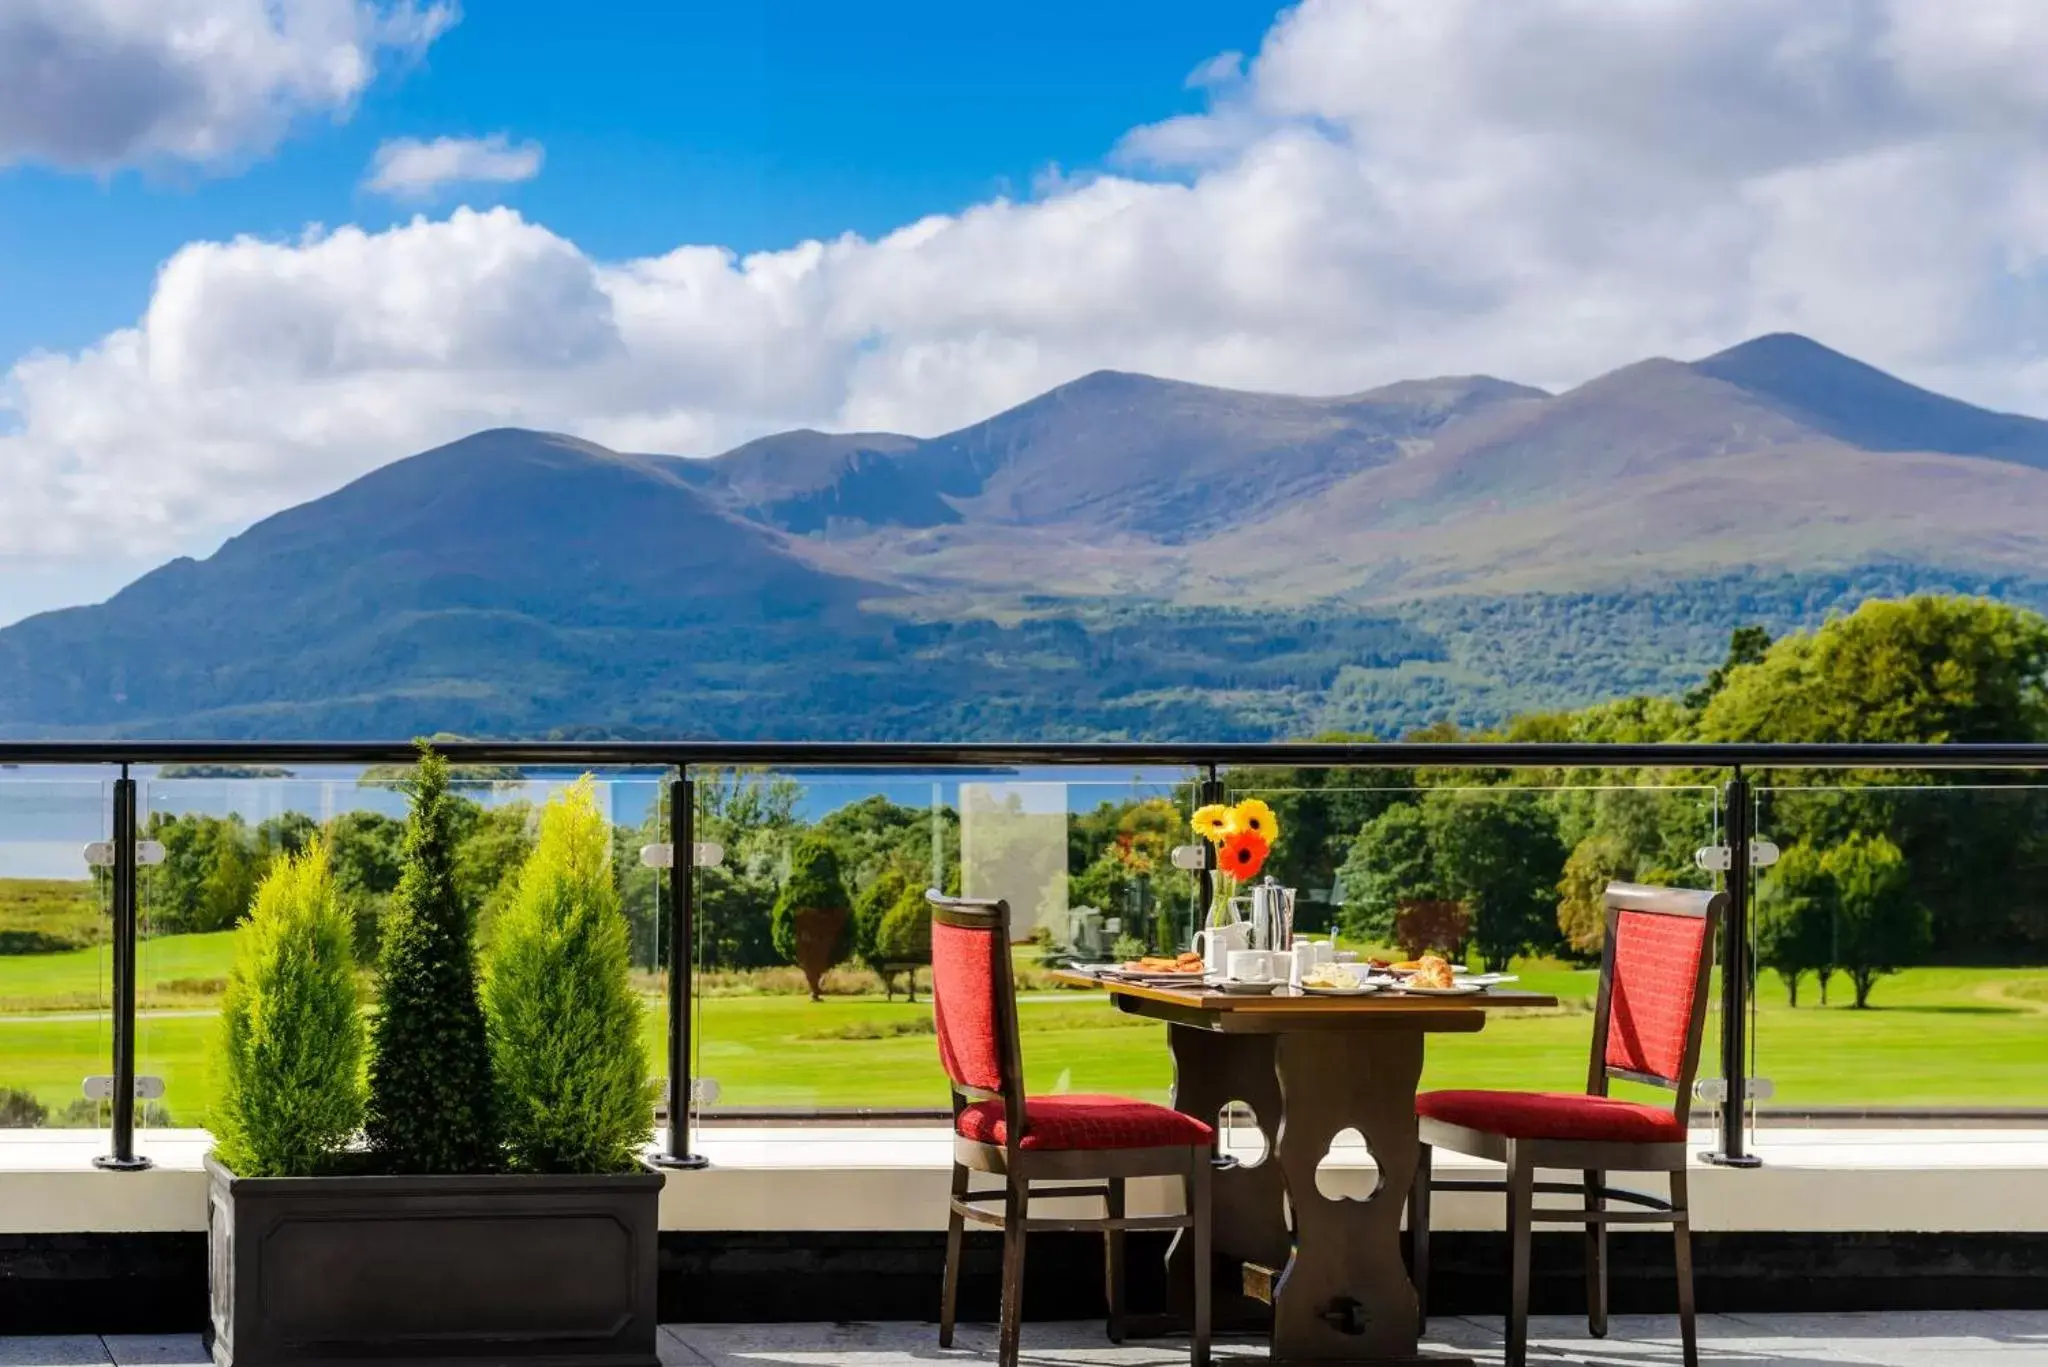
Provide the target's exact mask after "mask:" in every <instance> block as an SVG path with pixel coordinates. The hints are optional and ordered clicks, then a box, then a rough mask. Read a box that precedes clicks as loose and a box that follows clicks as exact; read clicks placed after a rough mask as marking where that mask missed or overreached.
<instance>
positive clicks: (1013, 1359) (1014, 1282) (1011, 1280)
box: [996, 1175, 1031, 1367]
mask: <svg viewBox="0 0 2048 1367" xmlns="http://www.w3.org/2000/svg"><path fill="white" fill-rule="evenodd" d="M1007 1181H1008V1183H1009V1191H1008V1193H1007V1194H1006V1196H1005V1198H1004V1201H1003V1309H1002V1329H1001V1338H1000V1340H999V1341H998V1345H997V1348H996V1364H997V1367H1017V1342H1018V1339H1019V1338H1020V1336H1021V1335H1022V1332H1023V1327H1024V1222H1025V1221H1026V1219H1028V1218H1029V1212H1030V1209H1031V1199H1030V1188H1029V1186H1028V1185H1027V1184H1026V1183H1025V1181H1024V1180H1023V1179H1022V1178H1020V1177H1017V1176H1015V1175H1012V1176H1010V1177H1009V1178H1008V1179H1007Z"/></svg>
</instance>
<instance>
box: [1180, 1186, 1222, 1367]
mask: <svg viewBox="0 0 2048 1367" xmlns="http://www.w3.org/2000/svg"><path fill="white" fill-rule="evenodd" d="M1209 1158H1210V1153H1209V1150H1208V1148H1207V1147H1206V1146H1203V1147H1200V1148H1197V1149H1196V1150H1195V1151H1194V1155H1193V1159H1194V1165H1193V1167H1192V1168H1191V1169H1190V1175H1189V1177H1188V1183H1187V1186H1188V1218H1189V1220H1190V1221H1191V1222H1192V1223H1191V1228H1190V1233H1191V1234H1192V1236H1193V1239H1194V1245H1195V1248H1194V1256H1193V1257H1192V1258H1191V1259H1189V1262H1190V1263H1191V1264H1192V1265H1193V1269H1194V1277H1195V1285H1194V1312H1195V1323H1194V1326H1193V1327H1194V1344H1193V1353H1192V1361H1191V1362H1190V1364H1189V1367H1209V1330H1210V1324H1209V1321H1210V1314H1211V1311H1210V1299H1211V1291H1212V1288H1213V1284H1214V1282H1215V1280H1216V1278H1215V1267H1214V1265H1213V1262H1214V1254H1213V1252H1212V1251H1211V1248H1210V1234H1211V1231H1212V1230H1213V1229H1214V1228H1215V1225H1214V1221H1213V1220H1212V1218H1211V1210H1212V1208H1213V1206H1214V1201H1213V1199H1212V1197H1211V1187H1212V1181H1213V1169H1212V1168H1211V1166H1210V1162H1209Z"/></svg>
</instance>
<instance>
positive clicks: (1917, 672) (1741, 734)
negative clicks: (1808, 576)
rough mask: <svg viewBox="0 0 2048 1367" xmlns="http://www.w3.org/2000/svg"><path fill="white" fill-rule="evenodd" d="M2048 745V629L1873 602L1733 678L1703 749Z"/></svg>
mask: <svg viewBox="0 0 2048 1367" xmlns="http://www.w3.org/2000/svg"><path fill="white" fill-rule="evenodd" d="M2044 734H2048V619H2044V618H2042V617H2041V616H2040V615H2039V614H2037V613H2033V612H2028V611H2026V610H2024V609H2022V608H2014V607H2008V606H2006V605H2005V604H2002V603H1994V602H1991V601H1989V600H1988V599H1982V598H1959V597H1957V598H1947V597H1932V596H1924V597H1917V598H1908V599H1903V600H1896V599H1889V600H1888V599H1873V600H1871V601H1870V602H1867V603H1865V604H1864V605H1863V606H1862V607H1860V608H1858V609H1856V611H1855V612H1853V613H1851V614H1850V615H1848V616H1846V617H1838V618H1835V619H1834V620H1833V621H1831V622H1828V623H1827V624H1826V625H1824V626H1822V627H1820V628H1819V629H1818V630H1816V631H1814V632H1811V633H1806V634H1801V635H1797V636H1789V637H1786V638H1785V639H1784V640H1782V641H1779V642H1777V643H1776V644H1775V645H1773V646H1772V647H1771V648H1770V649H1769V651H1767V652H1766V653H1765V655H1764V657H1763V658H1762V660H1760V661H1759V662H1757V663H1755V664H1745V665H1739V666H1737V667H1735V668H1734V669H1732V670H1731V671H1729V673H1728V675H1727V679H1726V683H1725V685H1724V686H1723V687H1722V689H1721V691H1720V692H1719V693H1718V694H1717V695H1716V696H1715V697H1714V698H1713V699H1712V701H1710V702H1709V703H1708V704H1707V706H1706V709H1705V711H1704V712H1703V713H1702V715H1701V718H1700V737H1701V739H1703V740H1710V741H1715V740H1728V741H1734V740H1751V741H1808V742H1820V741H1904V742H1926V743H1943V742H1948V741H2016V740H2032V739H2035V738H2037V737H2040V736H2042V735H2044Z"/></svg>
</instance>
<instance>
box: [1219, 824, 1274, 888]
mask: <svg viewBox="0 0 2048 1367" xmlns="http://www.w3.org/2000/svg"><path fill="white" fill-rule="evenodd" d="M1272 848H1273V847H1272V846H1271V845H1268V844H1267V843H1266V841H1265V839H1264V837H1262V836H1260V835H1257V834H1256V833H1254V832H1252V831H1237V832H1234V833H1233V834H1232V835H1231V836H1230V838H1229V839H1227V840H1225V841H1224V842H1223V849H1222V851H1221V853H1222V856H1223V871H1224V872H1225V873H1227V874H1229V875H1230V876H1231V877H1232V878H1235V879H1237V880H1238V881H1239V882H1240V883H1242V882H1244V881H1245V880H1246V879H1250V878H1257V877H1258V876H1259V870H1260V869H1262V868H1264V867H1266V856H1267V854H1269V853H1270V852H1271V851H1272Z"/></svg>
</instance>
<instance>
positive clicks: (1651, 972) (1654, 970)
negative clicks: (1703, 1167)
mask: <svg viewBox="0 0 2048 1367" xmlns="http://www.w3.org/2000/svg"><path fill="white" fill-rule="evenodd" d="M1606 900H1607V944H1606V948H1605V950H1604V951H1603V952H1602V955H1601V960H1600V996H1599V1000H1598V1002H1597V1004H1596V1005H1595V1007H1594V1011H1593V1057H1592V1063H1591V1066H1590V1067H1589V1069H1588V1070H1587V1076H1586V1090H1585V1092H1584V1093H1583V1094H1578V1093H1543V1092H1425V1093H1424V1094H1423V1095H1421V1096H1419V1097H1417V1098H1416V1100H1415V1111H1416V1114H1417V1116H1419V1117H1420V1127H1421V1137H1422V1159H1421V1162H1420V1163H1419V1164H1418V1165H1417V1167H1416V1169H1415V1185H1414V1187H1413V1188H1412V1189H1411V1191H1410V1193H1409V1198H1408V1228H1409V1233H1410V1239H1411V1240H1412V1247H1413V1250H1414V1264H1415V1266H1414V1270H1415V1285H1416V1289H1417V1290H1418V1291H1419V1292H1420V1293H1421V1295H1422V1303H1423V1308H1424V1310H1425V1312H1426V1311H1427V1309H1428V1305H1429V1198H1430V1193H1431V1192H1432V1191H1503V1192H1506V1193H1507V1198H1508V1245H1509V1258H1510V1263H1509V1277H1508V1285H1509V1304H1508V1325H1507V1367H1522V1364H1523V1363H1524V1361H1525V1360H1526V1358H1527V1354H1528V1343H1529V1245H1530V1238H1529V1234H1530V1227H1531V1226H1532V1225H1534V1224H1537V1223H1545V1224H1571V1225H1584V1226H1585V1229H1586V1320H1587V1323H1588V1325H1589V1326H1590V1327H1591V1329H1592V1331H1593V1333H1594V1334H1595V1335H1596V1336H1598V1335H1604V1334H1605V1333H1606V1332H1607V1266H1606V1265H1607V1226H1608V1225H1610V1224H1624V1223H1626V1224H1668V1225H1670V1226H1671V1228H1672V1233H1673V1236H1674V1237H1675V1238H1676V1240H1677V1243H1678V1249H1677V1253H1678V1322H1679V1332H1680V1335H1681V1336H1682V1338H1683V1341H1684V1347H1685V1363H1686V1367H1697V1364H1698V1362H1699V1345H1698V1342H1697V1339H1696V1336H1695V1332H1694V1327H1693V1297H1692V1239H1691V1235H1690V1233H1689V1231H1688V1226H1687V1219H1688V1215H1687V1210H1686V1195H1685V1168H1686V1160H1687V1157H1688V1154H1687V1149H1686V1129H1685V1120H1686V1110H1687V1106H1688V1103H1689V1102H1690V1100H1691V1097H1692V1082H1693V1074H1694V1072H1695V1070H1696V1069H1697V1068H1698V1066H1699V1057H1700V1035H1701V1033H1702V1031H1703V1030H1704V1029H1705V1026H1706V1018H1707V980H1708V977H1709V975H1710V974H1711V973H1712V971H1713V945H1714V932H1715V929H1716V928H1717V927H1718V926H1719V925H1720V922H1721V913H1722V911H1723V909H1724V908H1725V907H1726V905H1727V898H1726V897H1725V896H1723V895H1722V894H1720V893H1709V892H1694V891H1690V890H1687V889H1682V888H1652V887H1641V886H1638V885H1635V884H1630V883H1614V884H1610V885H1609V886H1608V889H1607V899H1606ZM1612 1078H1623V1079H1626V1080H1627V1081H1630V1082H1644V1083H1649V1084H1651V1085H1653V1086H1657V1087H1665V1088H1669V1089H1671V1090H1672V1091H1674V1092H1675V1093H1677V1097H1676V1099H1675V1101H1674V1102H1673V1104H1672V1106H1671V1108H1670V1109H1669V1110H1666V1109H1664V1108H1663V1107H1661V1106H1649V1105H1644V1104H1641V1103H1639V1102H1634V1101H1622V1100H1618V1099H1615V1098H1612V1097H1609V1096H1608V1095H1607V1084H1608V1081H1609V1080H1610V1079H1612ZM1440 1148H1441V1149H1449V1150H1451V1151H1452V1152H1453V1153H1463V1154H1470V1155H1472V1156H1473V1157H1476V1158H1487V1159H1491V1160H1493V1161H1494V1162H1496V1163H1505V1164H1506V1165H1507V1180H1506V1181H1504V1182H1488V1181H1437V1180H1434V1179H1432V1177H1431V1175H1430V1156H1431V1154H1432V1152H1433V1151H1434V1150H1435V1149H1440ZM1538 1168H1551V1169H1563V1170H1565V1171H1574V1170H1575V1171H1577V1172H1579V1173H1580V1174H1582V1175H1583V1177H1584V1181H1583V1183H1572V1182H1538V1181H1536V1180H1535V1175H1536V1170H1537V1169H1538ZM1611 1172H1663V1173H1669V1174H1670V1177H1671V1199H1670V1200H1669V1201H1664V1200H1660V1199H1658V1198H1657V1197H1654V1196H1649V1195H1646V1194H1644V1193H1641V1192H1633V1191H1621V1190H1617V1189H1615V1188H1611V1187H1609V1186H1608V1185H1607V1174H1609V1173H1611ZM1539 1191H1540V1192H1563V1193H1568V1194H1577V1195H1579V1196H1580V1198H1581V1201H1582V1205H1581V1206H1580V1207H1578V1208H1569V1207H1539V1206H1537V1205H1536V1204H1535V1193H1536V1192H1539ZM1609 1201H1621V1202H1625V1203H1628V1204H1631V1205H1633V1206H1635V1207H1637V1208H1636V1209H1633V1210H1613V1209H1610V1208H1609V1207H1608V1202H1609Z"/></svg>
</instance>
